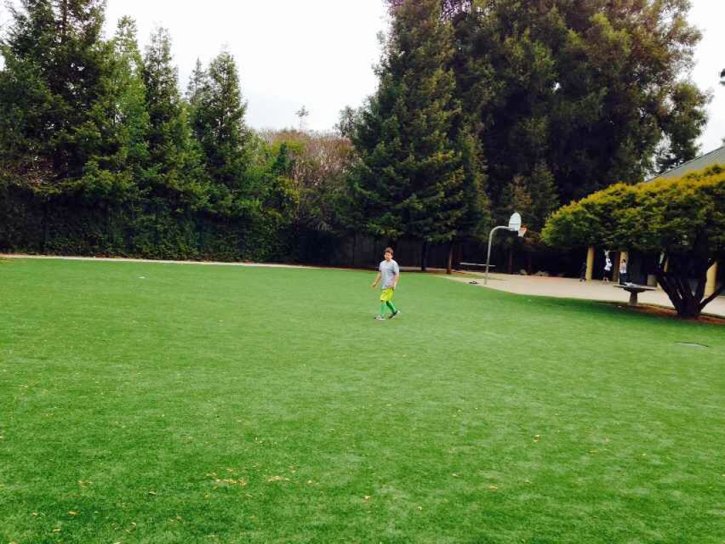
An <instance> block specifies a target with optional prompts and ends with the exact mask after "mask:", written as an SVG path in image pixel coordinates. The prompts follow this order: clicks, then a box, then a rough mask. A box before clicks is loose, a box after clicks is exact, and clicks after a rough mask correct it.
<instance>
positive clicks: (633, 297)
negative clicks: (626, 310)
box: [612, 283, 657, 306]
mask: <svg viewBox="0 0 725 544" xmlns="http://www.w3.org/2000/svg"><path fill="white" fill-rule="evenodd" d="M612 287H616V288H618V289H624V290H625V291H627V292H628V293H629V305H630V306H637V302H638V301H637V295H638V294H640V293H644V292H645V291H656V290H657V288H656V287H650V286H649V285H639V284H636V283H624V284H622V283H618V284H617V285H613V286H612Z"/></svg>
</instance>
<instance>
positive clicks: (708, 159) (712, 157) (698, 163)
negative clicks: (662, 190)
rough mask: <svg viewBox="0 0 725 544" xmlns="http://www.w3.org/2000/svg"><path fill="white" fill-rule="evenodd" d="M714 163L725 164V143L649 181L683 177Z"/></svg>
mask: <svg viewBox="0 0 725 544" xmlns="http://www.w3.org/2000/svg"><path fill="white" fill-rule="evenodd" d="M714 164H722V165H725V145H724V146H722V147H718V148H717V149H714V150H713V151H710V153H705V154H704V155H701V156H700V157H697V158H696V159H692V160H691V161H687V162H686V163H684V164H681V165H680V166H677V167H676V168H673V169H672V170H668V171H667V172H664V173H662V174H659V175H658V176H655V177H653V178H652V179H649V180H647V181H654V180H656V179H671V178H681V177H682V176H684V175H685V174H689V173H690V172H696V171H698V170H703V169H705V168H707V167H708V166H712V165H714Z"/></svg>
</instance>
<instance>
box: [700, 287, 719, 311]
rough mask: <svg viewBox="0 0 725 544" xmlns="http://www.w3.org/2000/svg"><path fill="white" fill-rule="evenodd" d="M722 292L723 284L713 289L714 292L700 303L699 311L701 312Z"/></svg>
mask: <svg viewBox="0 0 725 544" xmlns="http://www.w3.org/2000/svg"><path fill="white" fill-rule="evenodd" d="M724 292H725V283H723V284H722V285H721V286H720V287H718V288H717V289H715V292H714V293H713V294H712V295H710V296H709V297H707V298H706V299H705V300H703V301H702V302H700V310H702V309H703V308H704V307H705V306H707V305H708V304H710V303H711V302H712V301H713V300H715V299H716V298H717V297H719V296H720V295H721V294H722V293H724Z"/></svg>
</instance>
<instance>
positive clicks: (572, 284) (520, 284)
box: [447, 274, 725, 317]
mask: <svg viewBox="0 0 725 544" xmlns="http://www.w3.org/2000/svg"><path fill="white" fill-rule="evenodd" d="M447 277H448V278H450V279H452V280H454V281H460V282H464V283H468V282H470V281H472V280H475V281H477V282H478V283H479V285H480V286H481V287H483V286H484V285H483V278H482V276H481V275H480V274H476V275H473V274H471V275H470V276H469V275H466V276H447ZM613 285H614V284H612V283H609V284H605V283H602V282H601V281H599V280H594V281H581V282H580V281H579V280H577V279H571V278H544V277H540V276H516V275H508V274H490V275H489V281H488V286H487V287H490V288H491V289H497V290H499V291H506V292H508V293H515V294H518V295H537V296H545V297H556V298H577V299H584V300H601V301H608V302H621V303H622V304H627V303H628V301H629V293H628V292H626V291H625V290H624V289H619V288H617V287H613ZM639 303H640V304H656V305H658V306H664V307H666V308H672V307H673V306H672V303H671V302H670V299H669V298H668V297H667V294H666V293H665V292H664V291H663V290H662V289H657V290H656V291H648V292H645V293H640V295H639ZM703 313H705V314H710V315H717V316H721V317H725V297H718V298H717V299H716V300H714V301H712V302H711V303H710V304H708V305H707V306H705V310H704V312H703Z"/></svg>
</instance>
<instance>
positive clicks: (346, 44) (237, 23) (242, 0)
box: [0, 0, 725, 152]
mask: <svg viewBox="0 0 725 544" xmlns="http://www.w3.org/2000/svg"><path fill="white" fill-rule="evenodd" d="M692 4H693V8H692V11H691V14H690V21H691V22H692V23H693V24H695V26H697V27H698V28H699V29H700V30H701V31H702V32H703V39H702V41H701V42H700V44H699V46H698V48H697V51H696V54H695V59H696V62H697V65H696V67H695V69H694V70H693V73H692V79H693V80H694V81H695V83H697V84H698V86H699V87H700V88H701V89H703V90H710V91H712V93H713V101H712V103H711V104H710V106H709V108H708V113H709V123H708V126H707V128H706V130H705V132H704V134H703V135H702V137H701V138H700V144H701V146H702V151H703V152H707V151H711V150H712V149H714V148H716V147H719V146H720V145H722V144H721V142H722V139H723V138H725V87H723V86H721V85H719V73H720V71H721V70H722V69H723V68H725V32H724V31H723V30H722V22H723V21H724V20H725V2H723V1H722V0H693V1H692ZM122 15H130V16H131V17H133V18H134V19H136V22H137V24H138V28H139V41H140V43H141V45H142V46H144V45H145V44H146V43H147V42H148V37H149V35H150V34H151V31H152V30H153V28H154V27H155V26H157V25H161V26H164V27H166V28H168V29H169V31H170V32H171V35H172V37H173V40H174V43H173V52H174V55H175V60H176V63H177V64H178V66H179V75H180V80H181V86H182V89H185V88H186V82H187V81H188V76H189V74H190V72H191V70H192V68H193V65H194V63H195V62H196V59H197V57H199V58H201V60H202V62H204V63H205V64H206V63H207V62H208V61H209V60H210V59H211V58H213V57H214V56H215V55H216V54H218V53H219V51H220V50H221V49H222V48H223V47H227V48H228V49H229V51H230V52H231V53H232V54H233V55H234V56H235V58H236V60H237V63H238V65H239V70H240V77H241V83H242V93H243V94H244V96H245V98H246V99H247V100H248V102H249V108H248V110H247V122H248V123H249V125H251V126H252V127H254V128H284V127H291V126H297V124H298V119H297V117H296V116H295V112H296V111H298V110H299V109H300V108H301V107H302V106H303V105H304V106H305V107H306V108H307V110H309V112H310V115H309V117H308V118H307V121H306V127H307V128H310V129H314V130H327V129H331V128H332V127H333V125H334V124H335V123H336V122H337V119H338V113H339V111H340V110H341V109H342V108H343V107H345V106H346V105H351V106H354V107H357V106H359V105H360V104H362V102H363V100H364V98H365V97H366V96H368V95H370V94H372V93H373V92H375V89H376V86H377V80H376V77H375V74H374V73H373V69H372V66H373V65H374V64H375V63H376V62H377V61H378V59H379V56H380V46H379V44H378V40H377V33H378V32H380V31H381V30H384V29H385V28H386V16H385V7H384V4H383V0H307V1H304V2H303V1H300V0H274V1H264V0H262V1H260V0H236V1H231V0H204V1H203V2H199V1H194V2H191V1H190V2H181V1H179V0H108V10H107V26H108V32H107V33H108V34H109V35H110V34H112V33H113V31H114V29H115V25H116V22H117V20H118V19H119V18H120V17H121V16H122ZM2 22H7V13H6V12H5V10H4V9H1V8H0V23H2Z"/></svg>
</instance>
